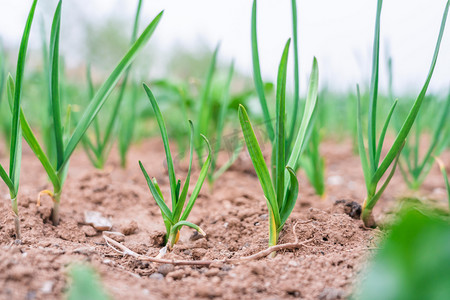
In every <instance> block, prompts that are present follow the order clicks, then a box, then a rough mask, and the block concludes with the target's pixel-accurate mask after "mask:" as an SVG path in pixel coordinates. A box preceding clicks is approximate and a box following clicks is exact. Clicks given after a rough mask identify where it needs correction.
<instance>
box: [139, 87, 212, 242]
mask: <svg viewBox="0 0 450 300" xmlns="http://www.w3.org/2000/svg"><path fill="white" fill-rule="evenodd" d="M144 89H145V91H146V93H147V95H148V98H149V100H150V103H151V105H152V107H153V110H154V112H155V116H156V120H157V122H158V126H159V129H160V131H161V137H162V140H163V144H164V151H165V153H166V160H167V168H168V173H169V184H170V193H171V199H172V210H170V208H169V207H168V206H167V204H166V202H165V200H164V196H163V194H162V192H161V189H160V188H159V185H158V183H157V181H156V179H155V178H153V179H150V177H149V176H148V173H147V171H146V170H145V168H144V166H143V165H142V163H141V162H140V161H139V166H140V167H141V170H142V173H143V174H144V176H145V179H146V180H147V184H148V187H149V189H150V192H151V193H152V195H153V198H154V199H155V201H156V204H157V205H158V206H159V208H160V210H161V214H162V217H163V220H164V225H165V227H166V232H167V234H166V242H167V247H168V249H169V250H170V249H172V248H173V246H174V245H175V244H176V243H177V241H178V239H179V236H180V229H181V227H183V226H188V227H191V228H193V229H195V230H197V231H198V232H199V233H200V234H202V235H205V232H204V231H203V230H202V229H201V228H200V227H199V226H198V225H196V224H193V223H191V222H188V221H186V220H187V218H188V217H189V214H190V213H191V210H192V208H193V206H194V204H195V201H196V200H197V197H198V194H199V193H200V190H201V188H202V185H203V182H204V181H205V178H206V176H207V174H208V168H209V167H210V165H211V147H210V145H209V142H208V139H207V138H206V137H205V136H203V135H202V138H203V140H204V142H205V144H206V145H207V147H208V157H207V158H206V161H205V163H204V164H203V166H202V168H201V170H200V175H199V177H198V180H197V183H196V184H195V187H194V190H193V191H192V194H191V196H190V197H189V200H188V202H187V204H186V208H185V209H184V211H183V208H184V205H185V203H186V199H187V196H188V190H189V183H190V179H191V168H192V160H193V156H194V126H193V125H192V122H189V124H190V130H191V145H190V157H189V169H188V173H187V176H186V180H185V183H184V185H183V186H181V180H176V176H175V170H174V165H173V159H172V154H171V151H170V147H169V138H168V136H167V129H166V125H165V123H164V119H163V116H162V114H161V111H160V109H159V106H158V103H157V102H156V99H155V97H154V96H153V93H152V92H151V90H150V89H149V87H148V86H147V85H145V84H144Z"/></svg>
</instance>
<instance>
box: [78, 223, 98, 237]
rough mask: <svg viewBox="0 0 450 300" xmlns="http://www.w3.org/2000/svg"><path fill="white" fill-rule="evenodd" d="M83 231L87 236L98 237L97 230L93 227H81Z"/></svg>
mask: <svg viewBox="0 0 450 300" xmlns="http://www.w3.org/2000/svg"><path fill="white" fill-rule="evenodd" d="M81 231H83V232H84V234H85V235H86V236H96V235H97V230H95V229H94V228H93V227H92V226H86V225H84V226H81Z"/></svg>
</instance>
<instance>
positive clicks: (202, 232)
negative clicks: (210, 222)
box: [198, 228, 206, 236]
mask: <svg viewBox="0 0 450 300" xmlns="http://www.w3.org/2000/svg"><path fill="white" fill-rule="evenodd" d="M198 233H200V234H201V235H203V236H206V232H204V231H203V229H201V228H199V229H198Z"/></svg>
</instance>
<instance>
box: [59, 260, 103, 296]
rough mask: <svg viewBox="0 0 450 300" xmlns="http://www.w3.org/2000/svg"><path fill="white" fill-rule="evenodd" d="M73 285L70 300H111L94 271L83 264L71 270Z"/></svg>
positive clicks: (70, 290)
mask: <svg viewBox="0 0 450 300" xmlns="http://www.w3.org/2000/svg"><path fill="white" fill-rule="evenodd" d="M69 276H70V278H71V280H72V281H71V284H70V287H69V290H68V292H67V299H69V300H110V299H111V298H110V297H109V296H108V295H107V294H106V292H105V290H104V288H103V286H102V284H101V282H100V279H99V277H98V275H97V274H96V272H95V271H94V269H93V268H92V267H90V266H87V265H83V264H76V265H73V266H72V267H71V268H70V272H69Z"/></svg>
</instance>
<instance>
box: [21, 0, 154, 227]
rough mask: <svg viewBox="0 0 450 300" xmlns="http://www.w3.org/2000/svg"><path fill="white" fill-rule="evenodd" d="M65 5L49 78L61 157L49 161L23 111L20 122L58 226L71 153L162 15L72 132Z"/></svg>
mask: <svg viewBox="0 0 450 300" xmlns="http://www.w3.org/2000/svg"><path fill="white" fill-rule="evenodd" d="M61 5H62V1H59V2H58V5H57V8H56V10H55V14H54V18H53V23H52V29H51V36H50V48H49V49H50V51H49V64H50V67H49V72H50V74H49V77H50V91H51V103H52V118H53V123H52V127H53V128H52V130H53V131H54V134H55V148H56V149H55V152H56V158H57V159H56V162H55V163H52V162H51V161H50V160H49V158H48V156H47V155H46V154H45V152H44V151H43V149H42V147H41V145H40V144H39V142H38V140H37V139H36V137H35V135H34V134H33V132H32V130H31V128H30V125H29V124H28V121H27V119H26V117H25V115H24V113H23V111H21V112H20V123H21V125H22V130H23V135H24V137H25V140H26V141H27V143H28V145H29V146H30V148H31V149H32V151H33V152H34V153H35V155H36V156H37V157H38V159H39V160H40V162H41V164H42V165H43V167H44V169H45V171H46V172H47V175H48V176H49V178H50V181H51V183H52V185H53V191H43V192H41V194H47V195H49V196H50V197H51V198H52V200H53V212H52V221H53V224H54V225H57V224H58V223H59V205H60V199H61V192H62V188H63V185H64V182H65V180H66V176H67V171H68V166H69V160H70V157H71V155H72V154H73V151H74V150H75V148H76V146H77V145H78V143H79V142H80V141H81V139H82V138H83V136H84V134H85V133H86V130H87V129H88V127H89V126H90V124H91V123H92V121H93V120H94V119H95V117H96V115H97V114H98V112H99V111H100V109H101V108H102V106H103V105H104V103H105V101H106V100H107V98H108V96H109V95H110V93H111V92H112V90H113V89H114V87H115V85H116V84H117V82H118V81H119V79H120V77H121V76H122V75H123V74H124V72H125V71H126V70H127V68H128V67H129V65H130V64H131V62H132V61H133V60H134V59H135V57H136V55H137V53H138V52H139V51H140V50H142V48H143V47H144V45H145V44H146V43H147V42H148V40H149V39H150V37H151V36H152V34H153V32H154V31H155V29H156V27H157V25H158V23H159V21H160V19H161V17H162V12H161V13H160V14H158V15H157V16H156V18H155V19H154V20H153V21H152V22H151V23H150V24H149V25H148V26H147V27H146V28H145V30H144V31H143V33H142V34H141V36H140V37H139V38H138V39H137V40H136V42H135V43H134V44H133V46H132V47H131V48H130V49H129V50H128V52H127V53H126V54H125V56H124V57H123V58H122V60H121V61H120V62H119V63H118V65H117V66H116V68H115V69H114V70H113V72H112V73H111V74H110V76H109V77H108V79H107V80H106V81H105V82H104V83H103V85H102V86H101V87H100V88H99V89H98V91H97V93H96V94H95V95H94V97H93V99H92V100H91V101H90V103H89V105H88V107H87V108H86V110H85V112H84V114H83V116H82V117H81V118H80V119H79V121H78V122H77V125H76V127H75V129H74V131H73V132H72V133H71V132H70V106H69V108H68V110H67V113H66V117H65V122H64V125H63V122H62V120H63V117H62V115H61V105H60V104H61V102H60V83H59V37H60V25H61Z"/></svg>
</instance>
